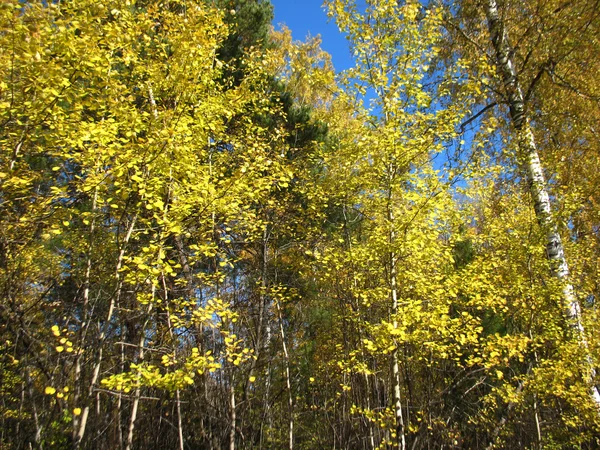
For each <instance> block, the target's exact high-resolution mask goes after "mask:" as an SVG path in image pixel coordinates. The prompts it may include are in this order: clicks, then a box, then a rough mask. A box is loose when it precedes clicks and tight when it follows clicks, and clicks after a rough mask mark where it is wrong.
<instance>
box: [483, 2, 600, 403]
mask: <svg viewBox="0 0 600 450" xmlns="http://www.w3.org/2000/svg"><path fill="white" fill-rule="evenodd" d="M484 9H485V15H486V18H487V21H488V28H489V32H490V39H491V41H492V45H493V47H494V51H495V56H496V65H497V67H498V71H499V73H500V75H501V76H502V81H503V83H504V91H505V94H506V100H507V101H508V105H509V108H510V118H511V122H512V125H513V127H514V129H515V133H516V136H517V141H518V151H519V156H518V158H519V160H520V163H521V164H522V165H523V170H524V171H525V173H526V176H527V183H528V186H529V192H530V194H531V198H532V200H533V206H534V209H535V215H536V218H537V221H538V223H539V224H540V226H541V227H542V229H543V230H544V232H545V233H546V253H547V257H548V260H549V261H550V264H551V269H552V275H553V276H554V277H556V278H557V279H558V280H559V281H560V282H561V283H562V286H563V288H562V294H563V307H564V310H565V315H566V318H567V320H568V321H569V323H570V325H571V326H572V327H573V328H574V329H575V331H576V334H577V338H578V340H579V343H580V344H581V345H582V346H583V347H584V348H585V349H586V353H587V355H586V362H587V364H588V369H589V372H588V374H587V376H586V378H587V380H586V381H588V382H589V383H591V382H592V381H593V379H594V377H595V375H596V374H595V370H594V367H593V363H592V359H591V356H590V354H589V351H588V350H587V348H588V344H587V340H586V337H585V330H584V329H583V325H582V323H581V318H580V316H581V309H580V306H579V302H578V301H577V298H576V297H575V293H574V290H573V286H572V285H571V283H570V282H569V266H568V264H567V260H566V258H565V252H564V247H563V244H562V241H561V239H560V235H559V234H558V229H557V226H556V222H555V221H554V219H553V217H552V210H551V206H550V196H549V194H548V190H547V187H546V179H545V177H544V172H543V169H542V165H541V163H540V158H539V154H538V149H537V145H536V142H535V137H534V135H533V132H532V129H531V126H530V124H529V118H528V117H527V113H526V111H525V100H524V97H523V91H522V89H521V85H520V84H519V81H518V79H517V72H516V70H515V66H514V61H513V60H512V53H513V49H512V48H511V46H510V44H509V42H508V37H507V35H506V31H505V25H504V23H503V21H502V19H501V18H500V14H499V13H498V6H497V4H496V0H487V1H486V2H485V3H484ZM591 395H592V399H593V401H594V403H595V404H596V406H598V407H599V408H600V393H599V392H598V389H597V388H596V387H595V386H592V388H591Z"/></svg>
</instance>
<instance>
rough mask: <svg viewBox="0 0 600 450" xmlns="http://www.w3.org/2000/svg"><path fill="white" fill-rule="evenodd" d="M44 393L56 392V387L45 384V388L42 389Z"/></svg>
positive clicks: (52, 393) (51, 393)
mask: <svg viewBox="0 0 600 450" xmlns="http://www.w3.org/2000/svg"><path fill="white" fill-rule="evenodd" d="M44 393H45V394H46V395H54V394H55V393H56V389H54V388H53V387H52V386H46V389H44Z"/></svg>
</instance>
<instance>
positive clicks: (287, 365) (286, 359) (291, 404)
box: [275, 302, 294, 450]
mask: <svg viewBox="0 0 600 450" xmlns="http://www.w3.org/2000/svg"><path fill="white" fill-rule="evenodd" d="M275 305H276V306H277V314H278V316H279V333H280V335H281V347H282V350H283V362H284V365H285V387H286V389H287V391H288V414H289V418H288V447H289V449H290V450H293V448H294V395H293V393H292V379H291V375H290V355H289V352H288V348H287V344H286V342H285V330H284V328H283V317H282V314H281V307H280V306H279V303H278V302H275Z"/></svg>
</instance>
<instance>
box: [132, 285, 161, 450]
mask: <svg viewBox="0 0 600 450" xmlns="http://www.w3.org/2000/svg"><path fill="white" fill-rule="evenodd" d="M155 293H156V288H155V286H154V284H153V285H152V300H151V301H150V303H148V310H147V311H146V320H145V321H144V325H143V326H142V330H141V336H140V340H139V342H138V355H139V356H138V363H140V364H141V363H143V361H144V353H145V351H144V350H145V343H146V326H147V325H148V320H149V319H150V312H152V304H153V303H154V296H155ZM139 376H140V374H139V371H138V377H139ZM141 392H142V391H141V388H140V387H139V386H138V387H137V388H136V389H135V393H134V395H133V405H132V406H131V417H130V418H129V429H128V431H127V443H126V445H125V448H126V450H131V448H132V447H133V432H134V430H135V421H136V420H137V413H138V408H139V405H140V397H141Z"/></svg>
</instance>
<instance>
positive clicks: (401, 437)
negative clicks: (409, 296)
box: [387, 165, 406, 450]
mask: <svg viewBox="0 0 600 450" xmlns="http://www.w3.org/2000/svg"><path fill="white" fill-rule="evenodd" d="M389 171H390V173H389V177H390V187H389V191H388V198H387V201H388V205H387V216H388V217H387V219H388V221H389V226H390V234H389V240H390V241H389V244H390V247H391V248H392V250H391V252H390V291H391V296H392V324H393V326H394V329H396V328H398V319H397V316H398V278H397V268H396V263H397V259H398V257H397V255H396V252H395V251H394V250H393V246H394V245H395V243H396V231H395V229H394V221H395V216H394V211H393V207H394V206H393V204H392V189H393V188H392V183H393V181H394V180H393V178H394V175H393V174H394V171H395V169H394V167H393V166H392V165H390V168H389ZM392 377H393V380H392V383H393V386H394V413H395V415H396V435H397V439H398V450H406V437H405V424H404V416H403V414H402V391H401V384H400V363H399V362H398V348H396V349H394V351H393V352H392Z"/></svg>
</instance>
